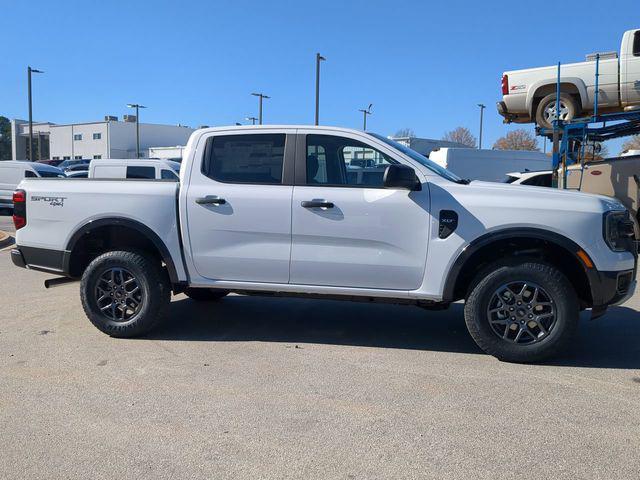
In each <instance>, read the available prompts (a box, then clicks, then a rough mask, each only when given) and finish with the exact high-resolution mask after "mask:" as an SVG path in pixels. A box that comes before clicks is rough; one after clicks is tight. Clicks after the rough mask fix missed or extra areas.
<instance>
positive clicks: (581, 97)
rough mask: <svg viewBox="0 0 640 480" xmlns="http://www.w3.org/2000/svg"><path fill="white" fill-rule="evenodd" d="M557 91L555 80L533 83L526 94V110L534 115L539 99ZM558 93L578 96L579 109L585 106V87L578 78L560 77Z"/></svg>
mask: <svg viewBox="0 0 640 480" xmlns="http://www.w3.org/2000/svg"><path fill="white" fill-rule="evenodd" d="M556 92H557V82H556V81H555V80H542V81H539V82H536V83H534V84H533V85H531V87H530V88H529V95H528V96H527V103H526V106H527V111H528V112H529V114H530V115H531V116H532V118H533V117H535V114H536V109H537V108H538V104H539V103H540V100H542V99H543V98H544V97H545V96H547V95H549V94H550V93H556ZM560 93H561V94H562V93H567V94H569V95H572V96H574V97H576V98H578V105H579V106H580V108H581V109H586V108H587V99H588V97H587V87H586V85H585V84H584V82H583V81H582V80H581V79H579V78H564V77H563V78H561V80H560Z"/></svg>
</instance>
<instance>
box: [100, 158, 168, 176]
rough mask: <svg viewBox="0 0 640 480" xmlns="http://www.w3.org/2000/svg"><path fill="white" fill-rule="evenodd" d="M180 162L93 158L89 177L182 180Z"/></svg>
mask: <svg viewBox="0 0 640 480" xmlns="http://www.w3.org/2000/svg"><path fill="white" fill-rule="evenodd" d="M179 173H180V164H179V163H177V162H172V161H170V160H155V159H154V160H151V159H147V160H144V159H143V160H130V159H114V158H111V159H105V160H92V161H91V163H90V164H89V178H138V179H142V178H147V179H152V178H155V179H162V180H175V181H178V180H180V178H179V176H178V175H179Z"/></svg>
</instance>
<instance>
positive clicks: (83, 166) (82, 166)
mask: <svg viewBox="0 0 640 480" xmlns="http://www.w3.org/2000/svg"><path fill="white" fill-rule="evenodd" d="M88 171H89V164H88V163H77V164H76V165H70V166H68V167H67V168H65V169H64V173H65V174H68V173H73V172H88Z"/></svg>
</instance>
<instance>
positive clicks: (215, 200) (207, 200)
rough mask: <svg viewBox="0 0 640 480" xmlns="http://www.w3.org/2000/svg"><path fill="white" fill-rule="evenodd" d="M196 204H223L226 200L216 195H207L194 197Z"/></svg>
mask: <svg viewBox="0 0 640 480" xmlns="http://www.w3.org/2000/svg"><path fill="white" fill-rule="evenodd" d="M196 203H197V204H198V205H224V204H225V203H227V201H226V200H225V199H224V198H220V197H218V196H216V195H207V196H206V197H200V198H196Z"/></svg>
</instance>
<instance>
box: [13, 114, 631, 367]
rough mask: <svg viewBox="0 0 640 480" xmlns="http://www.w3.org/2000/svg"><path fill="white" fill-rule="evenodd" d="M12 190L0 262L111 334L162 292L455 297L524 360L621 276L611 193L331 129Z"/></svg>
mask: <svg viewBox="0 0 640 480" xmlns="http://www.w3.org/2000/svg"><path fill="white" fill-rule="evenodd" d="M14 202H15V217H14V218H15V221H16V228H17V235H16V248H15V249H14V250H13V251H12V258H13V262H14V263H15V264H16V265H18V266H21V267H27V268H31V269H34V270H43V271H46V272H51V273H55V274H59V275H62V276H65V277H67V278H66V279H65V278H61V279H59V281H61V282H62V281H65V280H67V279H80V280H81V283H80V294H81V298H82V304H83V306H84V310H85V312H86V314H87V316H88V317H89V319H90V320H91V322H92V323H93V324H94V325H95V326H96V327H97V328H99V329H100V330H102V331H103V332H105V333H107V334H109V335H112V336H115V337H130V336H135V335H142V334H145V333H146V332H148V331H149V330H150V329H152V328H153V327H155V326H156V325H157V324H158V322H160V321H161V320H162V319H163V318H164V317H165V316H167V314H168V313H169V312H170V311H171V308H170V303H169V300H170V295H171V292H173V293H180V292H185V293H186V294H187V295H188V296H189V297H191V298H193V299H195V300H214V299H218V298H220V297H223V296H224V295H226V294H228V293H229V292H236V293H243V294H257V295H292V296H306V297H314V298H318V297H320V298H332V299H336V298H339V299H346V300H360V301H367V302H370V301H380V302H394V303H401V304H408V305H417V306H420V307H424V308H427V309H441V308H445V307H447V306H448V305H449V304H450V303H452V302H455V301H457V300H460V299H464V300H465V301H466V305H465V309H464V315H465V320H466V324H467V326H468V329H469V332H470V333H471V335H472V337H473V338H474V339H475V341H476V342H477V344H478V345H479V346H480V347H481V348H482V349H484V350H485V351H486V352H489V353H490V354H492V355H495V356H496V357H498V358H500V359H503V360H509V361H537V360H540V359H543V358H546V357H548V356H550V355H554V354H556V353H558V352H559V351H561V350H562V349H564V348H565V347H566V346H567V344H568V342H571V339H572V337H573V334H574V333H575V331H576V328H577V326H578V313H579V311H580V310H581V309H587V308H591V309H592V316H594V317H595V316H599V315H601V314H602V313H604V311H605V310H606V308H607V306H608V305H613V304H619V303H621V302H623V301H625V300H626V299H627V298H628V297H629V296H630V295H632V293H633V291H634V288H635V273H636V263H637V254H636V249H635V245H634V243H633V240H632V235H633V226H632V223H631V222H630V221H629V216H628V212H627V211H626V210H625V209H624V207H623V206H622V205H621V204H620V203H619V202H618V201H616V200H615V199H611V198H607V197H600V196H594V195H587V194H581V193H575V192H563V191H557V190H551V189H542V188H536V187H514V186H511V185H504V184H498V183H485V182H479V181H474V182H471V183H469V182H468V181H465V180H462V179H460V178H458V177H456V176H455V175H454V174H452V173H450V172H448V171H447V170H445V169H443V168H442V167H440V166H438V165H437V164H435V163H433V162H431V161H430V160H428V159H427V158H425V157H423V156H422V155H420V154H418V153H416V152H414V151H413V150H410V149H409V148H407V147H405V146H403V145H401V144H399V143H396V142H394V141H392V140H389V139H387V138H385V137H382V136H379V135H375V134H371V133H364V132H359V131H354V130H347V129H342V128H330V127H309V126H299V127H296V126H260V127H259V126H255V127H226V128H210V129H202V130H197V131H196V132H194V133H193V135H192V136H191V138H190V140H189V142H188V145H187V147H186V150H185V156H184V161H183V163H182V167H181V169H180V182H179V183H178V182H172V181H162V180H103V179H95V180H94V179H86V180H85V179H78V180H47V179H27V180H24V181H23V182H22V183H21V184H20V185H19V187H18V190H17V191H16V193H15V195H14ZM629 232H631V233H629ZM54 281H55V280H54ZM389 321H390V322H392V321H393V319H389Z"/></svg>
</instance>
